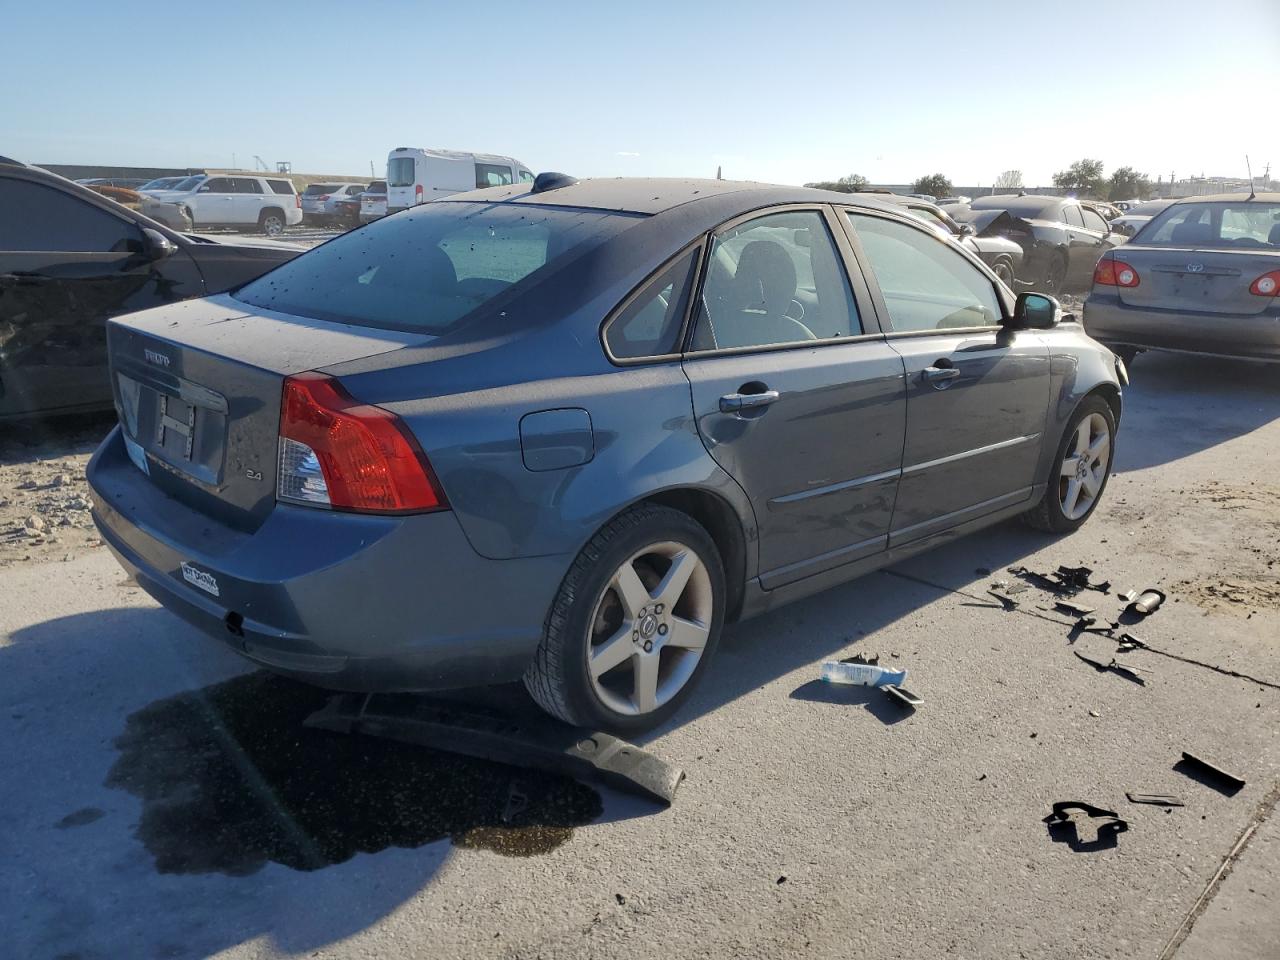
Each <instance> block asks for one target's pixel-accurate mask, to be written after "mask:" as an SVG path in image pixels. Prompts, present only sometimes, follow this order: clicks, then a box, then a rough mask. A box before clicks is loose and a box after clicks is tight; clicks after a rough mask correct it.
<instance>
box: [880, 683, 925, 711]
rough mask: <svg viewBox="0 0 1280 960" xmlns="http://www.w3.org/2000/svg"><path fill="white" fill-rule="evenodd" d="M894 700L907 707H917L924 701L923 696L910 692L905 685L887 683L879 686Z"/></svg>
mask: <svg viewBox="0 0 1280 960" xmlns="http://www.w3.org/2000/svg"><path fill="white" fill-rule="evenodd" d="M880 689H882V690H883V691H884V692H885V693H887V694H888V695H889V696H890V697H892V698H893V699H894V700H897V701H898V702H899V703H901V704H903V705H904V706H908V707H918V706H920V705H921V704H923V703H924V698H923V697H921V696H919V695H917V694H914V693H912V692H911V691H910V690H908V689H907V688H906V687H900V686H898V685H897V684H893V683H889V684H885V686H883V687H881V688H880Z"/></svg>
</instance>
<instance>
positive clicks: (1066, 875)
mask: <svg viewBox="0 0 1280 960" xmlns="http://www.w3.org/2000/svg"><path fill="white" fill-rule="evenodd" d="M1133 376H1134V378H1135V383H1134V384H1133V386H1132V387H1131V388H1130V390H1129V391H1128V394H1127V398H1126V399H1127V409H1126V413H1125V419H1124V423H1123V426H1122V429H1121V431H1120V436H1119V453H1118V468H1119V473H1118V474H1117V475H1116V476H1115V477H1114V479H1113V481H1112V484H1111V486H1110V487H1109V488H1108V490H1107V492H1106V497H1105V502H1104V503H1103V505H1102V507H1101V508H1100V510H1099V513H1098V514H1097V515H1096V516H1095V517H1094V518H1093V519H1092V520H1091V522H1090V523H1089V524H1087V525H1086V526H1085V527H1084V528H1083V529H1082V530H1081V531H1080V532H1079V533H1077V534H1076V535H1074V536H1072V537H1069V538H1065V539H1053V538H1051V537H1048V536H1045V535H1041V534H1038V533H1034V532H1031V531H1030V530H1028V529H1025V528H1023V527H1021V526H1019V525H1018V524H1016V523H1010V524H1004V525H1001V526H998V527H996V528H994V529H992V530H989V531H987V532H985V533H982V534H979V535H976V536H972V537H969V538H967V539H964V540H961V541H957V542H955V543H952V544H950V545H948V546H945V547H942V548H939V549H937V550H935V551H933V552H931V553H929V554H927V555H924V556H921V557H918V558H916V559H915V560H912V561H910V562H908V563H905V564H903V565H901V566H899V567H897V568H894V569H892V570H889V571H885V572H881V573H878V574H873V575H871V576H869V577H866V578H864V579H862V580H860V581H857V582H855V583H852V584H849V585H846V586H843V587H840V588H837V589H834V590H831V591H829V592H828V593H826V594H823V595H821V596H819V597H816V598H813V599H811V600H808V601H805V602H802V603H799V604H796V605H794V606H792V607H789V608H786V609H783V610H780V611H777V612H775V613H773V614H770V615H768V616H766V617H763V618H761V619H758V620H755V621H752V622H749V623H745V624H741V625H738V626H735V627H733V628H731V629H730V630H729V631H728V632H727V635H726V637H725V640H724V643H723V644H722V646H721V649H720V652H719V657H718V661H717V663H716V668H715V669H714V670H713V671H712V672H711V673H710V674H709V675H708V676H707V678H706V681H705V683H704V684H703V686H702V687H701V689H700V690H699V691H698V692H697V694H696V696H695V697H694V698H693V700H692V701H691V702H690V703H689V704H688V705H687V707H686V708H685V709H684V710H683V711H682V712H681V713H680V714H679V715H678V716H677V717H676V718H675V720H674V721H673V722H672V723H670V724H669V725H668V726H667V727H666V728H664V729H663V730H661V731H659V732H658V733H657V734H656V735H654V736H652V737H651V738H648V741H647V746H648V748H649V749H651V750H653V751H654V752H656V753H658V754H659V755H661V756H662V757H663V758H665V759H667V760H669V761H671V762H675V763H679V764H681V765H682V766H683V767H684V768H685V769H686V770H687V772H688V779H687V780H686V782H685V783H684V785H683V786H682V787H681V788H680V792H679V794H678V796H677V798H676V801H675V803H674V805H673V806H671V807H670V808H669V809H664V808H660V807H656V806H654V805H652V804H649V803H646V802H642V801H639V800H636V799H632V798H628V797H625V796H622V795H620V794H617V793H614V792H612V791H608V790H603V789H599V788H595V787H591V786H587V785H583V784H578V783H575V782H572V781H568V780H565V779H563V778H559V777H554V776H550V775H544V774H532V773H527V772H522V771H513V770H510V769H507V768H503V767H501V766H498V765H494V764H487V763H482V762H480V761H472V760H466V759H459V758H457V757H451V756H448V755H444V754H437V753H432V752H430V751H426V750H423V749H419V748H414V747H409V746H405V745H401V744H394V743H387V742H382V741H378V740H373V739H369V738H360V737H342V736H338V735H334V734H329V733H320V732H317V731H311V730H306V729H303V728H301V727H300V721H301V719H302V718H303V717H304V716H305V715H306V714H307V713H308V712H309V711H310V710H312V709H314V708H315V707H316V706H318V705H319V704H320V703H321V702H323V699H324V698H323V695H322V694H319V693H317V692H315V691H312V690H310V689H308V688H303V687H299V686H297V685H294V684H289V683H284V682H281V681H276V680H273V679H272V678H269V677H267V676H265V675H263V674H259V673H253V672H251V671H249V670H247V669H246V667H245V665H244V664H243V663H242V662H241V661H240V660H238V659H237V658H235V657H234V656H233V655H231V654H230V653H228V652H226V651H224V650H223V649H221V648H220V647H219V646H217V645H216V644H214V643H213V642H210V641H207V640H205V639H204V638H202V637H200V636H197V635H196V634H194V633H193V632H192V631H191V630H190V629H189V628H187V627H186V626H185V625H183V624H182V623H181V622H179V621H178V620H177V619H175V618H173V617H172V616H170V615H169V614H168V613H166V612H164V611H162V610H160V609H159V608H157V607H156V606H155V605H154V604H153V603H152V602H151V601H150V600H149V599H148V598H147V597H146V596H145V595H144V594H142V593H141V592H139V591H138V590H136V589H134V588H132V587H131V586H130V585H129V583H128V582H127V581H126V580H125V578H124V576H123V573H122V572H121V571H120V570H119V569H118V568H117V567H116V565H115V564H114V562H113V561H112V559H111V558H110V557H109V556H108V555H106V554H105V552H104V551H103V549H102V548H100V547H99V548H93V547H85V548H83V549H81V550H79V551H78V552H76V553H74V555H70V558H69V559H67V560H66V561H65V562H64V561H61V560H54V561H51V562H34V561H33V562H28V563H19V564H13V565H11V566H9V567H7V568H4V569H0V769H2V770H3V771H4V774H3V778H0V809H2V810H4V811H5V813H6V823H5V827H4V829H3V830H2V831H0V930H3V931H4V939H5V942H6V946H5V948H4V950H0V952H5V951H9V952H10V955H12V956H15V957H24V958H26V957H30V958H72V957H76V958H80V960H96V958H116V957H166V958H180V957H181V958H185V957H205V956H215V955H216V956H219V957H228V958H230V957H236V958H249V957H277V956H303V955H305V956H309V957H382V956H424V957H426V956H430V957H432V958H450V957H477V956H505V957H521V958H527V957H539V956H543V957H552V956H554V957H600V956H609V957H637V958H641V957H644V958H648V957H653V956H667V957H768V958H776V957H779V956H784V955H793V954H794V955H804V956H815V957H850V956H859V957H868V958H878V957H885V958H888V957H906V956H912V957H945V956H956V957H965V958H999V960H1007V958H1010V957H1034V958H1064V960H1066V958H1071V960H1076V958H1082V957H1089V958H1103V957H1116V958H1121V957H1124V958H1128V957H1142V958H1166V957H1171V956H1176V957H1178V958H1179V960H1200V958H1219V957H1231V958H1233V960H1245V958H1255V957H1256V958H1262V957H1270V958H1274V957H1277V956H1280V910H1277V909H1276V906H1277V899H1278V892H1280V880H1277V876H1278V871H1277V868H1278V867H1280V853H1278V851H1280V834H1278V833H1277V825H1276V820H1275V819H1274V816H1273V814H1272V808H1273V806H1274V803H1275V798H1276V796H1277V789H1278V785H1280V737H1277V735H1276V731H1277V726H1278V722H1280V643H1278V642H1277V637H1280V576H1278V575H1280V570H1278V569H1277V566H1276V564H1277V561H1278V560H1280V478H1277V476H1276V472H1275V464H1276V450H1277V448H1280V387H1278V386H1277V384H1276V379H1275V370H1274V368H1267V367H1262V366H1257V365H1252V364H1245V363H1231V362H1227V361H1214V360H1203V359H1195V358H1182V357H1173V356H1152V355H1145V356H1143V357H1140V358H1139V359H1138V361H1137V362H1136V363H1135V365H1134V370H1133ZM1058 564H1068V565H1076V564H1084V565H1086V566H1089V567H1092V568H1093V569H1094V570H1095V579H1106V580H1110V581H1111V584H1112V585H1113V594H1114V591H1120V590H1125V589H1128V588H1131V587H1135V588H1142V587H1146V586H1160V587H1161V588H1163V589H1165V590H1166V591H1168V593H1169V600H1168V602H1167V603H1166V604H1165V605H1164V606H1163V607H1162V608H1161V609H1160V610H1159V611H1158V612H1157V613H1156V614H1155V615H1153V616H1152V617H1151V618H1149V619H1148V620H1147V621H1145V622H1143V623H1140V624H1137V625H1135V626H1134V627H1133V628H1132V630H1133V632H1134V633H1136V634H1137V635H1138V636H1139V637H1141V638H1142V639H1143V640H1144V641H1146V643H1147V644H1148V645H1149V646H1150V647H1151V648H1152V650H1148V651H1135V652H1132V653H1127V654H1123V655H1121V656H1120V657H1119V659H1121V660H1122V661H1124V662H1126V663H1130V664H1132V665H1134V666H1137V667H1140V668H1141V669H1143V670H1144V671H1146V674H1145V676H1146V677H1147V684H1146V685H1145V686H1139V685H1137V684H1135V683H1133V682H1131V681H1130V680H1128V679H1125V678H1124V677H1122V676H1120V675H1117V674H1115V673H1110V672H1107V673H1099V672H1097V671H1095V670H1094V669H1093V668H1091V667H1090V666H1089V665H1087V664H1086V663H1084V662H1082V661H1080V660H1079V659H1078V658H1077V657H1075V656H1074V655H1073V652H1074V651H1080V652H1083V653H1085V654H1086V655H1088V656H1090V657H1093V658H1097V659H1101V660H1102V661H1103V662H1108V661H1110V659H1111V658H1112V657H1113V656H1115V655H1116V654H1115V644H1114V643H1112V642H1110V641H1107V640H1105V639H1102V638H1100V637H1096V636H1091V635H1084V636H1081V637H1079V638H1077V639H1076V640H1075V642H1074V643H1072V642H1070V641H1069V639H1068V633H1069V627H1068V625H1066V624H1064V623H1062V622H1059V615H1057V614H1055V613H1053V612H1052V610H1051V609H1046V608H1049V607H1051V601H1050V599H1049V598H1048V596H1047V595H1044V594H1041V593H1039V592H1038V591H1035V590H1028V591H1025V592H1023V593H1019V594H1017V595H1016V598H1017V599H1018V600H1019V602H1020V606H1019V608H1018V609H1017V610H1016V611H1013V612H1007V613H1006V612H1003V611H1002V610H1001V609H999V607H998V606H996V605H994V601H992V599H991V598H990V597H989V596H988V595H987V594H986V589H987V588H988V587H989V586H990V585H991V583H992V582H993V581H996V580H1005V581H1010V582H1013V581H1015V579H1016V578H1014V577H1012V576H1011V575H1010V574H1008V573H1007V572H1005V571H1006V568H1008V567H1010V566H1015V565H1026V566H1028V567H1030V568H1032V569H1036V570H1051V569H1054V568H1055V567H1056V566H1057V565H1058ZM986 571H991V572H990V573H988V572H986ZM1079 600H1080V602H1086V603H1089V604H1090V605H1094V606H1096V607H1098V609H1099V612H1100V613H1101V614H1104V615H1111V614H1112V613H1114V612H1115V611H1117V610H1118V609H1119V607H1120V602H1119V601H1118V600H1117V599H1116V598H1115V597H1114V595H1111V596H1105V595H1103V594H1101V593H1095V592H1086V593H1085V594H1083V595H1082V597H1081V598H1079ZM857 651H862V652H866V653H871V654H876V653H878V654H880V656H881V657H882V659H883V660H884V661H886V662H889V663H891V664H893V665H895V666H897V665H903V666H906V667H908V668H909V669H910V678H909V681H908V685H909V687H910V688H911V689H912V690H913V691H915V692H916V693H918V694H920V695H921V696H923V697H924V698H925V701H926V702H925V704H924V706H922V707H921V708H920V709H919V710H917V711H915V712H914V713H908V712H903V711H902V710H900V709H899V708H897V707H896V706H893V705H891V704H890V703H889V702H888V700H887V699H885V698H884V696H883V694H881V693H879V692H876V691H868V690H865V689H861V688H836V687H828V686H823V685H822V684H820V683H818V682H816V681H815V678H816V677H817V675H818V665H819V662H820V661H821V660H822V659H823V658H826V657H829V656H832V655H841V656H843V655H848V654H850V653H853V652H857ZM1155 651H1159V652H1155ZM511 696H512V697H520V696H522V695H521V694H520V693H519V691H518V690H515V691H512V692H511ZM1184 750H1190V751H1192V752H1194V753H1197V754H1199V755H1201V756H1204V757H1206V758H1209V759H1211V760H1213V761H1215V762H1217V763H1218V764H1220V765H1222V766H1224V767H1226V768H1228V769H1230V770H1231V771H1233V772H1235V773H1237V774H1239V775H1240V776H1242V777H1244V778H1245V779H1246V780H1247V784H1246V785H1245V787H1244V788H1243V789H1241V790H1239V791H1238V792H1236V793H1234V794H1230V793H1227V792H1223V791H1221V790H1219V789H1216V788H1215V787H1214V786H1213V785H1211V784H1209V783H1206V782H1203V779H1196V778H1193V777H1191V776H1188V775H1187V774H1186V773H1184V772H1183V768H1182V767H1180V766H1179V760H1180V757H1181V753H1182V751H1184ZM1175 768H1177V769H1175ZM513 787H514V791H513ZM1127 791H1129V792H1142V793H1161V794H1172V795H1176V796H1177V797H1178V798H1179V799H1180V800H1182V801H1183V803H1184V804H1185V805H1184V806H1181V807H1176V808H1172V809H1168V810H1166V809H1164V808H1161V807H1157V806H1149V805H1138V804H1133V803H1130V802H1128V801H1127V800H1126V797H1125V794H1126V792H1127ZM513 792H515V793H518V794H521V795H523V796H524V797H525V798H527V802H526V808H525V810H524V812H523V813H520V812H518V811H517V812H515V813H514V815H513V816H511V817H509V818H508V819H510V821H511V822H510V823H507V822H505V821H504V816H503V814H504V810H505V811H511V810H513V809H514V808H512V807H510V806H509V804H510V803H511V797H512V795H513ZM1070 800H1080V801H1085V802H1087V803H1091V804H1094V805H1096V806H1100V807H1104V808H1106V809H1109V810H1112V811H1115V812H1116V813H1117V814H1118V815H1119V816H1120V817H1122V818H1123V819H1124V820H1126V821H1127V822H1128V829H1127V831H1126V832H1123V833H1119V834H1117V835H1110V834H1108V832H1107V831H1105V830H1104V831H1103V834H1102V837H1101V840H1100V841H1098V840H1095V833H1096V831H1095V828H1094V826H1092V825H1085V826H1082V827H1081V829H1080V838H1079V841H1078V842H1076V843H1074V844H1071V843H1067V842H1059V839H1055V837H1054V836H1052V835H1051V834H1050V832H1049V830H1048V829H1047V827H1046V824H1045V823H1044V822H1043V820H1044V818H1045V816H1046V815H1047V814H1049V812H1050V807H1051V805H1052V804H1053V803H1054V802H1056V801H1070ZM1268 817H1271V819H1268ZM1108 837H1110V839H1108ZM1242 837H1243V838H1245V842H1244V843H1241V842H1240V841H1241V839H1242ZM1233 851H1234V852H1235V854H1236V857H1234V858H1233V863H1234V866H1233V867H1232V869H1231V870H1230V871H1229V872H1227V873H1226V875H1225V878H1223V877H1222V876H1221V868H1222V865H1223V862H1224V858H1227V857H1228V855H1229V854H1232V853H1233Z"/></svg>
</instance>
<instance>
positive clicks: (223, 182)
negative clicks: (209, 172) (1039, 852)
mask: <svg viewBox="0 0 1280 960" xmlns="http://www.w3.org/2000/svg"><path fill="white" fill-rule="evenodd" d="M200 191H201V192H202V193H235V190H234V188H232V186H231V180H230V179H229V178H227V177H210V178H209V179H208V180H206V181H205V182H204V184H203V185H202V186H201V187H200Z"/></svg>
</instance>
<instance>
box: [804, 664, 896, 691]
mask: <svg viewBox="0 0 1280 960" xmlns="http://www.w3.org/2000/svg"><path fill="white" fill-rule="evenodd" d="M822 679H823V680H826V681H827V682H828V683H854V684H859V685H861V686H864V687H887V686H889V685H890V684H892V685H893V686H899V687H900V686H902V684H903V682H904V681H905V680H906V679H907V671H906V670H890V669H888V668H887V667H878V666H876V665H875V664H870V663H843V662H841V661H840V660H823V661H822Z"/></svg>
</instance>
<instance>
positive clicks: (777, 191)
mask: <svg viewBox="0 0 1280 960" xmlns="http://www.w3.org/2000/svg"><path fill="white" fill-rule="evenodd" d="M734 194H736V195H738V197H739V198H740V200H741V203H740V206H741V208H742V210H743V211H744V212H745V211H747V210H751V209H754V208H756V207H760V206H767V205H770V204H781V203H843V204H850V203H853V204H856V205H858V206H867V207H876V208H879V209H882V210H894V209H895V208H896V207H897V205H896V204H893V203H892V202H886V201H884V200H879V199H875V198H873V197H871V196H867V195H863V194H852V193H837V192H836V191H833V190H816V189H814V188H812V187H791V186H781V185H778V184H772V183H756V182H754V181H748V180H710V179H707V180H702V179H696V178H668V177H614V178H609V179H604V178H601V179H586V180H578V181H575V182H574V183H570V184H567V185H565V186H562V187H555V188H553V189H549V190H543V191H541V192H539V193H534V192H533V184H531V183H513V184H510V185H508V186H502V187H486V188H484V189H482V190H469V191H467V192H466V193H455V194H452V195H451V196H449V197H445V198H442V199H441V200H436V201H434V202H435V203H448V202H450V201H477V200H482V201H487V202H489V203H528V204H537V205H538V206H553V207H577V208H580V209H588V210H614V211H618V212H622V213H639V214H647V215H650V216H652V215H654V214H658V213H663V212H664V211H667V210H671V209H674V208H675V207H679V206H683V205H684V204H687V203H694V202H697V201H700V200H707V199H712V198H716V197H728V196H730V195H734Z"/></svg>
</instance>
